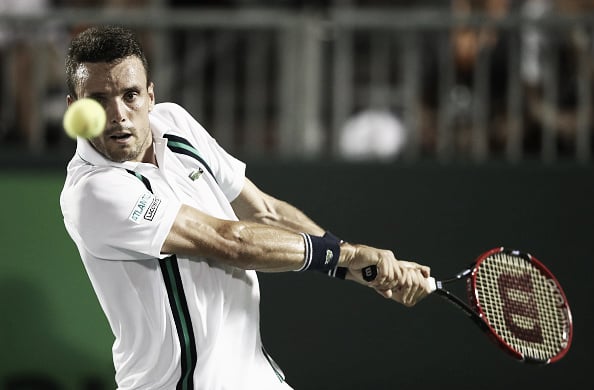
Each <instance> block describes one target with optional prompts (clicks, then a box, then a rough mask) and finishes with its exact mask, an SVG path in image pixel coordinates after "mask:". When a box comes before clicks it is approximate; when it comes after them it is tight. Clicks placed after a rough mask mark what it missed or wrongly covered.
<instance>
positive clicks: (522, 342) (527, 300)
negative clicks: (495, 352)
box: [362, 247, 573, 364]
mask: <svg viewBox="0 0 594 390" xmlns="http://www.w3.org/2000/svg"><path fill="white" fill-rule="evenodd" d="M362 274H363V278H364V279H365V280H367V281H371V280H373V279H375V277H376V276H377V269H375V266H370V267H366V268H364V269H363V270H362ZM459 280H466V292H467V294H468V297H467V301H465V300H463V299H461V298H459V297H457V296H455V295H453V293H451V292H450V291H448V290H446V289H445V287H444V286H445V285H447V284H449V283H453V282H456V281H459ZM429 284H430V289H431V290H432V292H434V293H435V294H437V295H439V296H440V297H443V298H445V299H446V300H447V301H449V302H451V303H453V304H454V305H455V306H457V307H458V308H460V309H461V310H462V311H463V312H464V313H466V315H467V316H468V317H469V318H470V319H472V320H473V321H474V322H475V323H476V324H477V325H478V326H479V327H480V329H481V330H483V331H484V332H485V333H486V334H487V335H488V336H490V339H491V340H492V341H494V342H495V344H497V345H498V346H499V347H500V348H501V349H503V350H504V351H505V352H507V353H508V354H510V355H511V356H512V357H514V358H515V359H518V360H520V361H523V362H526V363H537V364H548V363H553V362H556V361H558V360H559V359H561V358H562V357H563V356H565V354H566V353H567V351H568V350H569V347H570V345H571V338H572V335H573V322H572V317H571V311H570V309H569V304H568V302H567V298H566V297H565V293H564V292H563V289H562V288H561V285H560V284H559V282H558V281H557V279H556V278H555V276H554V275H553V274H552V273H551V271H549V270H548V269H547V268H546V267H545V266H544V265H543V264H542V263H541V262H540V261H538V260H537V259H536V258H535V257H534V256H532V255H530V254H528V253H522V252H520V251H517V250H510V249H506V248H503V247H500V248H494V249H491V250H489V251H487V252H485V253H483V254H482V255H480V256H479V257H478V258H477V259H476V261H475V262H474V263H472V264H471V265H470V266H469V267H468V268H467V269H464V270H463V271H461V272H459V273H458V274H456V275H455V276H453V277H451V278H448V279H443V280H435V279H434V278H429Z"/></svg>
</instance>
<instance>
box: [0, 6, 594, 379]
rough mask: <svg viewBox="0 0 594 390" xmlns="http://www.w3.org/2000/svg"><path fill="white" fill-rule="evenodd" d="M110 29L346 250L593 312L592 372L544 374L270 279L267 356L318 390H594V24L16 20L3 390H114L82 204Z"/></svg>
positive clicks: (528, 9)
mask: <svg viewBox="0 0 594 390" xmlns="http://www.w3.org/2000/svg"><path fill="white" fill-rule="evenodd" d="M96 24H121V25H126V26H129V27H132V28H134V29H135V30H136V31H137V32H138V34H139V36H140V38H141V40H142V42H143V44H144V46H145V49H146V50H147V54H148V57H149V62H150V63H151V72H152V78H153V80H154V82H155V92H156V98H157V101H158V102H163V101H173V102H176V103H179V104H181V105H183V106H184V107H185V108H186V109H187V110H188V111H190V112H191V113H192V114H193V115H194V116H195V117H196V119H197V120H198V121H199V122H200V123H201V124H202V125H204V126H205V127H206V129H207V130H208V131H209V132H210V133H211V134H212V135H213V136H214V137H215V138H216V139H217V140H218V142H219V143H220V144H221V145H222V146H223V147H224V148H225V149H227V150H228V151H229V152H231V153H232V154H234V155H236V156H237V157H239V158H241V159H243V160H245V161H246V162H247V163H248V171H247V174H248V176H249V177H250V178H251V179H253V180H254V181H255V182H256V183H257V184H258V185H259V186H260V187H261V188H262V189H264V190H265V191H267V192H270V193H272V194H273V195H276V196H278V197H280V198H283V199H285V200H288V201H290V202H292V203H294V204H295V205H297V206H298V207H300V208H302V209H303V210H304V211H305V212H306V213H308V214H310V215H311V216H312V217H313V218H314V219H316V220H317V221H318V222H319V223H320V224H322V225H323V226H325V227H326V228H328V229H329V230H332V231H333V232H334V233H336V234H337V235H339V236H341V237H342V238H344V239H346V240H349V241H355V242H364V243H368V244H371V245H376V246H383V247H386V248H390V249H393V250H394V251H395V253H396V255H397V256H398V257H400V258H403V259H411V260H417V261H421V262H424V263H427V264H429V265H431V266H432V269H433V273H434V274H435V275H439V276H447V275H449V274H451V273H454V272H457V271H458V270H459V268H461V267H463V266H465V265H467V264H468V263H469V262H470V261H472V260H473V259H474V258H475V257H476V256H477V255H478V254H480V253H481V252H483V251H485V250H488V249H491V248H492V247H495V246H499V245H503V246H511V247H515V248H517V249H523V250H526V251H529V252H531V253H532V254H533V255H535V256H536V257H537V258H539V259H540V260H542V261H543V262H544V263H545V264H547V265H548V266H549V268H550V269H551V271H552V272H553V273H555V274H556V275H558V277H559V279H560V282H561V283H562V284H563V286H564V288H565V289H566V294H567V296H568V299H569V301H570V304H571V306H572V310H573V314H574V320H575V335H574V340H573V346H572V348H571V350H570V352H569V354H568V355H567V356H566V357H565V358H564V359H563V360H562V361H560V362H559V363H556V364H555V365H551V366H546V367H534V366H525V365H522V364H520V363H517V362H513V361H511V360H510V359H508V358H507V357H506V356H503V353H501V352H499V351H497V350H496V349H494V348H493V347H492V345H490V343H489V341H487V340H486V339H484V338H483V336H482V335H481V334H479V331H477V330H476V329H475V328H474V326H473V325H472V324H471V323H470V322H469V321H468V320H467V319H466V318H464V316H463V315H460V313H458V312H457V310H456V309H455V308H452V307H450V306H449V305H444V304H442V302H440V301H438V299H437V298H435V299H433V298H434V297H429V298H428V299H427V300H426V301H424V302H422V303H421V304H419V305H418V306H417V307H415V308H413V309H406V308H403V307H400V306H398V305H396V304H391V303H390V302H388V301H385V300H383V299H382V298H380V297H379V296H376V295H375V294H374V293H373V292H371V291H366V290H365V289H362V288H359V287H358V286H356V285H354V284H350V283H341V282H339V281H335V280H329V279H326V278H324V277H322V276H321V275H294V274H277V275H270V274H264V275H260V279H261V288H262V331H263V338H264V342H265V344H266V345H267V349H268V350H269V352H270V353H271V354H272V356H273V357H275V359H276V360H277V361H278V363H279V364H280V365H281V367H283V369H284V370H285V373H286V374H287V378H288V381H289V383H291V384H292V385H293V386H294V387H295V388H296V389H371V388H373V389H391V388H394V387H396V386H397V387H399V388H411V387H412V386H415V388H420V389H425V388H431V387H434V386H438V385H442V386H443V385H446V384H449V385H451V386H456V387H461V388H480V389H500V388H503V387H505V388H507V389H515V388H525V387H526V386H534V387H536V386H538V387H539V388H541V389H557V388H560V387H563V388H572V389H573V388H575V389H593V388H594V381H593V380H592V378H591V376H590V375H588V370H589V369H591V367H593V365H594V359H593V358H592V354H591V351H592V348H593V347H594V336H592V334H591V333H592V332H591V330H592V329H594V299H593V298H594V288H593V287H592V283H591V281H590V279H591V275H592V271H593V270H594V269H593V268H594V267H593V266H592V260H593V259H592V253H594V243H593V242H594V240H593V238H594V227H593V226H594V224H593V222H592V221H593V218H594V205H593V200H594V180H593V179H594V169H593V164H592V153H593V150H594V138H593V131H592V127H593V119H594V118H593V115H592V112H593V108H594V106H593V100H592V99H593V98H592V93H593V90H594V89H593V86H594V0H563V1H561V0H525V1H512V0H507V1H506V0H451V1H446V0H417V1H412V0H411V1H405V0H323V1H314V0H275V1H272V0H209V1H199V0H119V1H118V0H89V1H84V0H0V73H1V76H0V194H1V195H0V196H1V200H2V202H1V204H2V208H1V210H2V218H0V245H1V247H2V249H3V256H2V259H1V260H0V307H1V308H2V315H1V316H0V388H2V389H10V390H16V389H23V390H24V389H95V390H100V389H110V388H114V382H113V364H112V362H111V344H112V342H113V337H112V335H111V332H110V330H109V328H108V326H107V323H106V321H105V318H104V317H103V314H102V312H101V310H100V308H99V305H98V303H97V300H96V298H95V296H94V294H93V291H92V289H91V287H90V283H89V281H88V279H87V276H86V274H85V271H84V268H83V267H82V264H81V262H80V260H79V258H78V254H77V252H76V248H75V247H74V245H73V244H72V243H71V242H70V240H69V238H68V236H67V234H66V232H65V230H64V227H63V223H62V217H61V213H60V210H59V204H58V197H59V193H60V190H61V187H62V184H63V180H64V177H65V172H64V168H65V165H66V163H67V161H68V160H69V158H70V157H71V155H72V154H73V152H74V148H75V142H74V141H73V140H71V139H69V138H68V137H67V136H66V135H65V134H64V132H63V130H62V124H61V121H62V115H63V114H64V111H65V108H66V87H65V75H64V57H65V51H66V48H67V46H68V44H69V41H70V39H71V38H72V37H73V36H74V35H75V34H76V33H77V32H79V31H81V30H83V29H84V28H86V27H88V26H91V25H96ZM304 185H305V186H304ZM320 324H323V328H324V329H325V330H324V332H323V333H320V334H316V333H315V332H313V331H312V332H311V333H310V334H307V333H306V334H303V333H302V332H300V331H299V330H300V329H317V328H319V327H320ZM230 375H232V373H230ZM578 384H580V385H578Z"/></svg>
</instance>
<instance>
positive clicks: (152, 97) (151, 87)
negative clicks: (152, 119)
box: [147, 81, 155, 112]
mask: <svg viewBox="0 0 594 390" xmlns="http://www.w3.org/2000/svg"><path fill="white" fill-rule="evenodd" d="M147 92H148V96H149V99H150V103H149V112H151V111H152V110H153V108H154V107H155V84H153V82H152V81H151V82H150V83H149V85H148V87H147Z"/></svg>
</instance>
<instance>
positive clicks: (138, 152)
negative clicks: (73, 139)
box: [68, 56, 155, 162]
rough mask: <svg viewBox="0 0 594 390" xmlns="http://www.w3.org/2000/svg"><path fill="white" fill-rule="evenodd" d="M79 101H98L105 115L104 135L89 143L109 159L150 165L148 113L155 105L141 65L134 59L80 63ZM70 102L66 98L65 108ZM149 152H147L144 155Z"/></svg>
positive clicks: (150, 149) (150, 139) (78, 78)
mask: <svg viewBox="0 0 594 390" xmlns="http://www.w3.org/2000/svg"><path fill="white" fill-rule="evenodd" d="M76 92H77V95H78V97H79V98H91V99H95V100H97V101H98V102H99V103H101V105H102V106H103V108H105V112H106V114H107V124H106V126H105V131H104V132H103V133H102V134H101V135H99V136H98V137H96V138H92V139H91V140H90V142H91V144H92V145H93V146H94V147H95V149H97V151H99V153H101V154H102V155H103V156H105V157H107V158H108V159H110V160H112V161H116V162H123V161H144V162H150V161H152V134H151V129H150V124H149V116H148V114H149V112H150V111H151V110H152V109H153V106H154V104H155V95H154V93H153V84H152V83H151V84H150V85H148V87H147V75H146V72H145V69H144V67H143V66H142V61H141V60H140V59H139V58H137V57H134V56H131V57H127V58H125V59H124V60H122V61H121V62H116V63H106V62H99V63H91V62H85V63H83V64H82V65H81V66H80V67H79V68H78V71H77V91H76ZM72 102H73V100H72V98H71V97H70V96H68V104H69V105H70V104H71V103H72ZM147 151H148V152H147Z"/></svg>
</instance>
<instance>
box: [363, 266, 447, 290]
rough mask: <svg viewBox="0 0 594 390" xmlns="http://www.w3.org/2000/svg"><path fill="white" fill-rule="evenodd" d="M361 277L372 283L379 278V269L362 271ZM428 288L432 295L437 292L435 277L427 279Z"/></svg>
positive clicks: (372, 267)
mask: <svg viewBox="0 0 594 390" xmlns="http://www.w3.org/2000/svg"><path fill="white" fill-rule="evenodd" d="M361 275H362V276H363V279H364V280H365V281H366V282H371V281H372V280H373V279H375V278H376V276H377V267H376V266H375V265H370V266H368V267H365V268H363V269H362V270H361ZM427 286H428V287H429V288H428V290H429V292H430V293H432V292H433V291H435V290H437V283H436V282H435V278H434V277H432V276H429V277H428V278H427Z"/></svg>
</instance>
